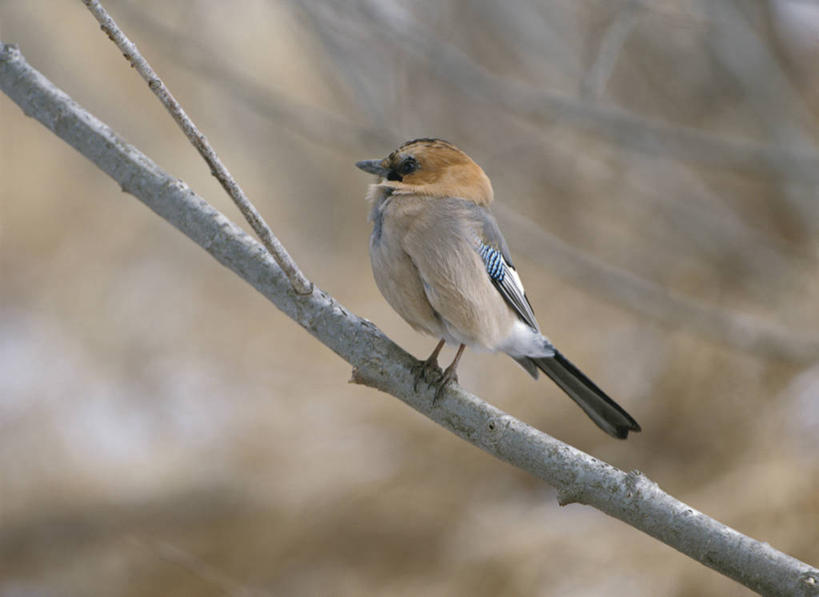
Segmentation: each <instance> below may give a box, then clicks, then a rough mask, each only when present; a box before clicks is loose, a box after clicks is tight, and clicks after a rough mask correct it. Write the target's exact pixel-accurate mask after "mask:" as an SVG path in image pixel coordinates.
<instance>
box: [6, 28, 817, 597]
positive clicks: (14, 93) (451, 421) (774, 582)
mask: <svg viewBox="0 0 819 597" xmlns="http://www.w3.org/2000/svg"><path fill="white" fill-rule="evenodd" d="M0 89H2V90H3V92H4V93H6V95H8V96H9V97H10V98H11V99H12V100H13V101H14V102H16V103H17V104H18V105H19V106H20V107H21V108H22V109H23V111H24V112H25V113H26V114H27V115H29V116H32V117H33V118H36V119H37V120H38V121H40V122H41V123H42V124H43V125H44V126H46V127H47V128H48V129H49V130H51V131H52V132H54V133H55V134H56V135H57V136H59V137H60V138H62V139H63V140H64V141H66V142H67V143H68V144H69V145H71V146H72V147H74V148H75V149H76V150H77V151H79V152H80V153H81V154H82V155H84V156H85V157H87V158H88V159H89V160H91V161H92V162H93V163H94V164H96V165H97V166H98V167H99V168H100V169H101V170H103V171H104V172H106V173H107V174H108V175H109V176H111V178H113V179H114V180H115V181H116V182H117V183H118V184H119V185H120V186H121V187H122V189H123V191H125V192H127V193H130V194H132V195H133V196H134V197H136V198H137V199H139V200H140V201H141V202H143V203H144V204H145V205H147V206H148V207H149V208H150V209H152V210H153V211H154V212H155V213H157V214H158V215H159V216H160V217H162V218H163V219H165V220H166V221H168V222H169V223H170V224H171V225H173V226H174V227H176V228H177V229H178V230H179V231H180V232H182V233H183V234H185V235H186V236H188V237H189V238H190V239H191V240H193V241H194V242H196V243H197V244H198V245H199V246H201V247H202V248H203V249H205V250H206V251H207V252H208V253H210V254H211V256H213V257H214V258H215V259H216V260H217V261H219V262H220V263H221V264H222V265H224V266H225V267H227V268H228V269H230V270H231V271H233V272H234V273H236V274H237V275H238V276H240V277H241V278H242V279H243V280H245V281H246V282H248V283H249V284H251V285H252V286H253V287H254V288H256V289H257V290H258V291H259V292H260V293H261V294H262V295H264V296H265V297H266V298H267V299H268V300H270V301H271V302H272V303H274V304H275V305H276V306H277V307H278V308H279V309H281V310H282V311H283V312H284V313H285V314H287V315H288V316H289V317H290V318H291V319H293V320H294V321H296V322H297V323H298V324H299V325H301V326H302V327H303V328H304V329H305V330H307V331H308V332H309V333H310V334H312V335H313V336H315V337H316V338H317V339H318V340H319V341H321V342H322V343H323V344H325V345H326V346H328V347H329V348H331V349H332V350H333V351H334V352H336V354H338V355H339V356H340V357H342V358H343V359H344V360H345V361H347V362H348V363H350V364H351V365H352V366H353V381H355V382H357V383H361V384H365V385H368V386H371V387H373V388H377V389H379V390H382V391H384V392H387V393H389V394H392V395H393V396H395V397H397V398H399V399H400V400H402V401H403V402H405V403H406V404H407V405H409V406H410V407H412V408H414V409H415V410H417V411H418V412H420V413H421V414H423V415H425V416H426V417H428V418H430V419H431V420H433V421H435V422H436V423H438V424H439V425H441V426H442V427H444V428H445V429H447V430H449V431H450V432H452V433H454V434H456V435H458V436H459V437H461V438H463V439H465V440H466V441H468V442H470V443H471V444H473V445H475V446H477V447H479V448H481V449H482V450H484V451H486V452H488V453H489V454H492V455H493V456H495V457H497V458H499V459H501V460H503V461H505V462H508V463H510V464H512V465H513V466H516V467H518V468H520V469H521V470H524V471H527V472H529V473H531V474H532V475H534V476H536V477H538V478H539V479H542V480H544V481H546V482H547V483H549V484H550V485H552V486H553V487H555V488H556V490H557V492H558V496H559V500H560V503H561V504H563V505H566V504H570V503H579V504H585V505H589V506H592V507H594V508H596V509H598V510H600V511H601V512H604V513H606V514H608V515H609V516H612V517H614V518H617V519H619V520H622V521H623V522H626V523H627V524H629V525H631V526H633V527H634V528H636V529H639V530H641V531H643V532H645V533H647V534H648V535H651V536H652V537H655V538H657V539H659V540H660V541H663V542H664V543H666V544H667V545H669V546H671V547H673V548H674V549H676V550H678V551H680V552H681V553H684V554H686V555H688V556H690V557H691V558H693V559H695V560H697V561H699V562H701V563H703V564H705V565H706V566H709V567H711V568H713V569H714V570H716V571H718V572H720V573H722V574H724V575H726V576H729V577H730V578H733V579H734V580H736V581H737V582H740V583H742V584H743V585H745V586H747V587H748V588H750V589H752V590H754V591H757V592H759V593H761V594H763V595H779V596H783V595H792V596H797V597H808V596H817V595H819V570H817V569H816V568H814V567H812V566H809V565H808V564H806V563H804V562H801V561H799V560H797V559H795V558H792V557H790V556H788V555H786V554H784V553H782V552H780V551H777V550H776V549H774V548H772V547H771V546H770V545H768V544H766V543H762V542H759V541H756V540H755V539H752V538H750V537H747V536H745V535H743V534H741V533H739V532H737V531H735V530H734V529H731V528H729V527H727V526H725V525H723V524H721V523H719V522H718V521H716V520H714V519H713V518H710V517H708V516H706V515H705V514H703V513H701V512H698V511H697V510H694V509H693V508H691V507H689V506H688V505H686V504H684V503H682V502H680V501H679V500H676V499H675V498H673V497H672V496H670V495H668V494H667V493H665V492H664V491H662V490H661V489H660V488H659V486H657V484H656V483H654V482H652V481H651V480H649V479H648V478H646V477H645V476H644V475H642V474H641V473H640V472H638V471H632V472H630V473H626V472H624V471H621V470H619V469H616V468H614V467H612V466H611V465H608V464H606V463H604V462H601V461H599V460H597V459H596V458H593V457H591V456H589V455H588V454H585V453H584V452H581V451H580V450H577V449H576V448H573V447H572V446H569V445H567V444H564V443H563V442H560V441H558V440H556V439H554V438H552V437H550V436H549V435H547V434H545V433H542V432H540V431H538V430H537V429H534V428H532V427H531V426H529V425H527V424H526V423H523V422H522V421H519V420H518V419H515V418H514V417H512V416H510V415H508V414H506V413H504V412H503V411H501V410H499V409H497V408H495V407H494V406H492V405H490V404H488V403H486V402H484V401H483V400H481V399H480V398H478V397H476V396H474V395H472V394H470V393H468V392H466V391H464V390H463V389H462V388H460V387H457V386H456V387H452V388H451V389H449V390H448V391H446V392H445V394H444V397H443V399H442V400H441V401H439V402H438V403H437V404H436V405H435V406H433V404H432V397H433V396H432V394H433V390H431V389H428V390H427V391H424V392H421V393H416V392H415V391H414V390H413V382H414V377H413V374H412V371H411V368H412V367H413V365H415V364H417V363H418V361H417V360H416V359H414V358H413V357H412V356H411V355H409V354H408V353H406V352H405V351H404V350H402V349H401V348H400V347H398V346H397V345H396V344H394V343H393V342H392V341H391V340H390V339H389V338H387V337H386V336H384V335H383V334H382V333H381V331H380V330H378V328H377V327H376V326H375V325H373V324H372V323H370V322H369V321H367V320H365V319H362V318H360V317H358V316H356V315H354V314H352V313H350V312H349V311H347V310H346V309H345V308H344V307H343V306H342V305H341V304H339V303H338V302H337V301H336V300H335V299H334V298H333V297H332V296H329V295H327V294H326V293H324V292H323V291H321V290H320V289H319V288H318V287H316V286H315V285H313V286H312V290H311V292H310V293H309V294H299V293H297V292H296V291H295V290H294V288H293V286H292V285H291V284H290V282H289V280H288V279H287V277H286V275H285V274H284V273H283V271H282V269H281V268H280V267H279V266H278V265H277V263H276V261H275V260H274V259H273V258H272V257H271V255H270V254H269V253H268V252H267V251H266V250H265V248H264V247H263V246H262V245H260V244H259V243H257V242H256V241H254V240H253V239H252V238H250V237H249V236H248V235H247V234H245V233H244V232H243V231H242V230H241V229H240V228H239V227H238V226H236V225H235V224H233V223H232V222H231V221H230V220H228V219H227V218H226V217H225V216H224V215H222V214H221V213H220V212H218V211H217V210H216V209H214V208H213V207H211V206H210V205H209V204H208V203H207V202H206V201H205V200H204V199H202V198H201V197H199V196H197V195H196V194H195V193H194V192H193V191H192V190H191V189H190V188H189V187H188V186H187V185H186V184H185V183H183V182H181V181H179V180H177V179H175V178H174V177H172V176H170V175H169V174H167V173H165V172H164V171H162V170H161V169H160V168H159V167H158V166H157V165H156V164H155V163H154V162H152V161H151V160H150V159H149V158H148V157H147V156H145V155H144V154H142V153H141V152H139V151H138V150H137V149H136V148H135V147H133V146H131V145H129V144H128V143H126V142H125V141H124V140H123V139H121V138H120V137H118V136H117V135H116V134H115V133H114V132H113V131H112V130H111V129H110V128H109V127H108V126H107V125H105V124H104V123H102V122H100V121H99V120H98V119H97V118H95V117H94V116H92V115H91V114H89V113H88V112H86V111H85V110H83V109H82V108H81V107H80V106H79V105H78V104H76V103H75V102H74V101H73V100H72V99H71V98H70V97H68V95H66V94H65V93H64V92H62V91H61V90H59V89H57V88H56V87H55V86H54V85H53V84H52V83H51V82H50V81H48V80H47V79H46V78H45V77H44V76H43V75H42V74H41V73H39V72H38V71H36V70H35V69H33V68H32V67H31V66H30V65H29V64H28V63H27V62H26V61H25V59H24V58H23V56H22V54H21V53H20V52H19V50H18V49H17V47H16V46H12V45H5V44H2V43H0Z"/></svg>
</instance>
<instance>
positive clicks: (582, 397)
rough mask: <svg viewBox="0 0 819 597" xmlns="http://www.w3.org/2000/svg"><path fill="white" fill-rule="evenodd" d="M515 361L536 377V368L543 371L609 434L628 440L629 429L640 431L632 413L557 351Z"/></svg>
mask: <svg viewBox="0 0 819 597" xmlns="http://www.w3.org/2000/svg"><path fill="white" fill-rule="evenodd" d="M515 360H516V361H518V363H520V365H521V366H523V368H524V369H526V370H527V371H528V372H529V374H530V375H532V377H537V369H540V370H541V371H543V372H544V373H545V374H546V375H548V376H549V377H550V378H551V380H552V381H553V382H555V383H556V384H557V385H558V386H560V388H561V389H562V390H563V391H564V392H566V393H567V394H568V395H569V397H570V398H571V399H572V400H574V401H575V402H577V404H578V405H579V406H580V408H582V409H583V411H584V412H585V413H586V414H587V415H589V417H590V418H591V420H592V421H594V422H595V423H596V424H597V426H598V427H600V429H602V430H603V431H605V432H606V433H608V434H609V435H612V436H614V437H616V438H618V439H626V438H627V437H628V432H629V431H640V425H639V424H638V423H637V421H635V420H634V419H633V418H632V417H631V415H629V414H628V413H627V412H626V411H625V410H623V409H622V408H621V407H620V405H619V404H617V403H616V402H615V401H614V400H612V399H611V398H609V397H608V396H607V395H606V393H605V392H604V391H603V390H601V389H600V388H598V387H597V385H596V384H595V383H594V382H593V381H592V380H590V379H589V378H588V377H586V375H585V374H584V373H583V372H582V371H581V370H580V369H578V368H577V367H575V366H574V365H573V364H572V363H571V361H569V359H567V358H566V357H564V356H563V355H562V354H560V353H559V352H558V351H557V350H555V355H554V356H553V357H538V358H533V357H525V358H521V359H515ZM535 367H537V369H535Z"/></svg>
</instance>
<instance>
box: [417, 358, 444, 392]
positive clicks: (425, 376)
mask: <svg viewBox="0 0 819 597" xmlns="http://www.w3.org/2000/svg"><path fill="white" fill-rule="evenodd" d="M412 373H413V375H415V384H414V385H413V389H414V390H415V391H416V392H417V391H418V385H419V384H420V383H421V381H423V382H424V383H425V384H427V385H428V386H431V385H433V384H435V383H437V382H438V380H440V379H441V378H442V377H443V375H444V374H443V371H441V368H440V367H439V366H438V361H437V360H436V359H431V360H430V359H428V360H426V361H421V362H420V363H418V364H417V365H415V366H414V367H413V368H412Z"/></svg>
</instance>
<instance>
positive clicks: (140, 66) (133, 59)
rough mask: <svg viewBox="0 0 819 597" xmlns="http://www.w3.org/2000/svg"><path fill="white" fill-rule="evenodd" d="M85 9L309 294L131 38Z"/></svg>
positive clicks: (92, 1)
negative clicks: (145, 83)
mask: <svg viewBox="0 0 819 597" xmlns="http://www.w3.org/2000/svg"><path fill="white" fill-rule="evenodd" d="M83 2H84V3H85V5H86V6H87V7H88V10H90V11H91V14H93V15H94V18H96V19H97V21H99V23H100V28H101V29H102V30H103V31H104V32H105V33H106V34H107V35H108V37H109V38H110V39H111V41H113V42H114V43H115V44H116V45H117V47H118V48H119V49H120V50H121V51H122V53H123V55H124V56H125V59H126V60H128V62H130V63H131V66H132V67H134V68H135V69H136V71H137V72H138V73H139V74H140V76H141V77H142V78H143V79H145V81H146V82H147V83H148V87H150V88H151V91H153V92H154V94H155V95H156V96H157V97H158V98H159V101H161V102H162V104H163V105H164V106H165V108H166V109H167V110H168V112H170V114H171V116H173V119H174V120H175V121H176V123H177V124H178V125H179V128H181V129H182V131H183V132H184V133H185V136H186V137H187V138H188V139H189V140H190V142H191V143H192V144H193V146H194V147H196V149H197V150H198V151H199V153H200V154H201V155H202V157H203V158H204V159H205V161H206V162H207V163H208V166H210V169H211V173H212V174H213V175H214V176H215V177H216V178H217V180H218V181H219V182H220V183H221V184H222V187H223V188H224V189H225V191H227V193H228V195H230V197H231V199H233V202H234V203H235V204H236V206H237V207H238V208H239V211H241V212H242V215H243V216H244V217H245V219H246V220H247V221H248V223H250V225H251V226H252V228H253V230H254V231H255V232H256V234H257V235H258V236H259V238H260V239H261V241H262V244H263V245H264V246H265V247H266V248H267V250H268V251H270V254H271V255H272V256H273V258H274V259H275V260H276V263H277V264H278V265H279V267H280V268H282V271H283V272H284V273H285V275H287V278H288V279H289V280H290V283H291V284H292V285H293V288H294V289H295V291H296V292H298V293H299V294H309V293H310V291H311V288H312V283H311V282H310V281H309V280H308V279H307V278H306V277H305V276H304V274H303V273H302V272H301V270H300V269H299V267H298V266H297V265H296V262H295V261H293V259H292V258H291V257H290V255H289V254H288V252H287V249H285V248H284V245H282V244H281V242H279V239H278V238H276V235H275V234H273V231H272V230H270V227H269V226H268V225H267V223H266V222H265V221H264V218H262V215H261V214H260V213H259V212H258V210H257V209H256V207H255V206H254V205H253V204H252V203H251V202H250V200H249V199H248V198H247V196H245V193H244V191H243V190H242V188H241V187H240V186H239V183H238V182H236V180H234V178H233V176H231V174H230V172H228V169H227V168H226V167H225V165H224V164H223V163H222V160H220V159H219V156H218V155H216V152H215V151H214V150H213V147H211V145H210V143H209V142H208V139H207V137H205V135H203V134H202V133H201V132H200V131H199V129H198V128H197V127H196V125H195V124H194V123H193V121H192V120H191V119H190V117H189V116H188V115H187V114H186V113H185V110H183V109H182V106H181V105H180V104H179V102H178V101H176V98H175V97H174V96H173V95H172V94H171V92H170V90H168V88H167V87H166V86H165V83H163V82H162V80H161V79H160V78H159V76H158V75H157V74H156V72H155V71H154V69H153V68H151V65H150V64H148V61H147V60H145V58H144V57H143V56H142V54H140V52H139V50H138V49H137V47H136V44H134V43H133V42H132V41H131V40H130V39H128V38H127V37H126V36H125V34H124V33H123V32H122V30H121V29H120V28H119V27H118V26H117V24H116V23H115V22H114V19H112V18H111V16H110V15H109V14H108V13H107V12H106V10H105V9H104V8H103V7H102V5H101V4H100V3H99V1H98V0H83Z"/></svg>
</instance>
